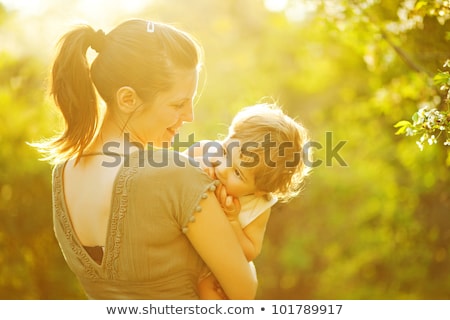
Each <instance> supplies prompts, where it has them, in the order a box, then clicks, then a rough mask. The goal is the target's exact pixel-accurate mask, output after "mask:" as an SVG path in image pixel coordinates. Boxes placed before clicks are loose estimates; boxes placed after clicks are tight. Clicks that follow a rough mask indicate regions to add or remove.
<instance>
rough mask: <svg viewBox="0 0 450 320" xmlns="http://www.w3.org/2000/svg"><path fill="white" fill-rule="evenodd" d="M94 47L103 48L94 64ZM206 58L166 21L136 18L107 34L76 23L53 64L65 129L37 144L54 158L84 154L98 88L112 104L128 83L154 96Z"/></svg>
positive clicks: (54, 92)
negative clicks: (179, 73) (178, 73)
mask: <svg viewBox="0 0 450 320" xmlns="http://www.w3.org/2000/svg"><path fill="white" fill-rule="evenodd" d="M89 47H92V48H94V49H95V50H96V51H98V55H97V57H96V58H95V59H94V60H93V62H92V65H91V66H90V65H89V63H88V59H87V57H86V53H87V49H88V48H89ZM201 60H202V50H201V47H200V45H199V44H198V42H197V41H196V40H195V39H194V38H193V37H192V36H191V35H189V34H188V33H186V32H183V31H181V30H179V29H177V28H175V27H173V26H170V25H167V24H163V23H156V22H150V21H146V20H140V19H132V20H128V21H125V22H123V23H121V24H120V25H118V26H117V27H116V28H114V29H113V30H112V31H111V32H109V33H108V34H105V33H103V32H102V31H101V30H99V31H97V32H96V31H95V30H94V29H93V28H92V27H90V26H88V25H80V26H77V27H75V28H74V29H73V30H71V31H69V32H68V33H66V34H65V35H64V36H63V37H62V38H61V40H60V42H59V51H58V53H57V56H56V58H55V61H54V64H53V68H52V78H51V94H52V96H53V98H54V101H55V103H56V105H57V106H58V108H59V110H60V111H61V113H62V115H63V117H64V124H65V126H64V131H63V132H62V133H61V134H60V135H58V136H56V137H55V138H53V139H51V140H48V141H45V142H43V143H39V144H35V146H37V147H38V148H39V149H40V151H41V152H42V153H44V154H45V156H46V157H45V159H46V160H49V161H51V162H53V163H55V162H59V161H63V160H67V159H69V158H71V157H74V156H76V157H79V156H80V155H81V154H82V152H83V150H84V149H85V148H86V147H87V146H89V144H90V143H91V142H92V141H93V139H94V137H95V135H96V132H97V129H98V125H99V122H100V118H99V117H100V111H99V107H98V103H97V94H96V90H97V92H98V94H99V95H100V97H101V98H102V99H103V100H104V101H105V102H106V104H107V106H108V107H111V106H113V105H114V104H115V103H116V101H115V94H116V92H117V90H118V89H119V88H121V87H123V86H130V87H132V88H133V89H134V90H135V91H136V93H137V94H138V96H139V97H140V98H141V99H143V100H144V101H151V99H153V98H154V97H155V95H156V94H157V93H159V92H162V91H165V90H169V89H170V88H171V86H172V84H173V81H174V74H175V72H176V71H178V70H180V69H182V70H184V69H188V70H189V69H192V70H195V69H196V68H197V69H198V68H199V66H200V64H201Z"/></svg>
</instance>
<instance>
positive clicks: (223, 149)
mask: <svg viewBox="0 0 450 320" xmlns="http://www.w3.org/2000/svg"><path fill="white" fill-rule="evenodd" d="M222 151H223V155H224V156H226V155H227V148H225V147H222Z"/></svg>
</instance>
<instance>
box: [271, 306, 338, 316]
mask: <svg viewBox="0 0 450 320" xmlns="http://www.w3.org/2000/svg"><path fill="white" fill-rule="evenodd" d="M341 310H342V304H334V305H333V304H320V305H319V304H273V305H272V314H339V313H340V312H341Z"/></svg>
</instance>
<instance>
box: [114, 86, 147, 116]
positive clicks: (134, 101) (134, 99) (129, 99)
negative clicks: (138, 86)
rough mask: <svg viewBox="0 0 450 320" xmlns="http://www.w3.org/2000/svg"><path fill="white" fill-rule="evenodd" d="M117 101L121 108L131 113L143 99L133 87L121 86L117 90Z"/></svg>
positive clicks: (124, 111)
mask: <svg viewBox="0 0 450 320" xmlns="http://www.w3.org/2000/svg"><path fill="white" fill-rule="evenodd" d="M116 101H117V106H118V107H119V110H120V111H122V112H123V113H126V114H129V113H132V112H134V111H135V110H136V108H137V107H138V106H139V105H141V104H142V100H141V99H140V98H139V96H138V95H137V93H136V91H135V90H134V89H133V88H132V87H128V86H125V87H120V88H119V89H118V90H117V92H116Z"/></svg>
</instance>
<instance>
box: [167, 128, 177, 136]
mask: <svg viewBox="0 0 450 320" xmlns="http://www.w3.org/2000/svg"><path fill="white" fill-rule="evenodd" d="M178 129H179V128H167V131H169V132H170V133H171V134H172V135H176V134H177V133H178Z"/></svg>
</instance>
